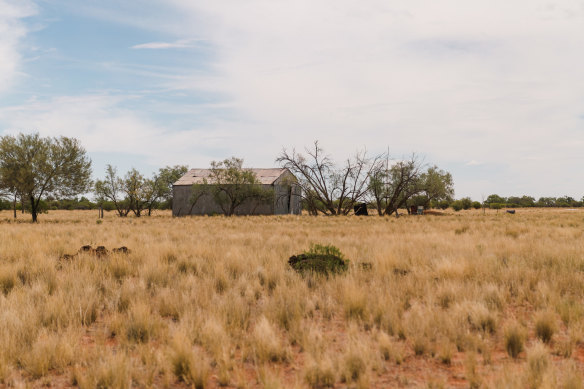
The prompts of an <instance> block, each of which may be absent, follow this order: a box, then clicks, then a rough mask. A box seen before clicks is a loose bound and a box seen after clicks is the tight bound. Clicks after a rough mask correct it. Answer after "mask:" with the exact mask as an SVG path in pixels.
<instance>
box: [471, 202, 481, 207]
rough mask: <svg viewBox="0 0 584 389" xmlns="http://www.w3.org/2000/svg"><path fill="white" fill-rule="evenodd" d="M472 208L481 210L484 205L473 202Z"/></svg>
mask: <svg viewBox="0 0 584 389" xmlns="http://www.w3.org/2000/svg"><path fill="white" fill-rule="evenodd" d="M472 207H473V208H474V209H481V207H482V205H481V203H480V201H473V202H472Z"/></svg>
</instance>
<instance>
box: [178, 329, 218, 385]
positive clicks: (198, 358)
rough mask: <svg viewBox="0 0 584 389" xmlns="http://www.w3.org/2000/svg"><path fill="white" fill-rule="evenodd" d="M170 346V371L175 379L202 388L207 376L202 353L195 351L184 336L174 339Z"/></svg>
mask: <svg viewBox="0 0 584 389" xmlns="http://www.w3.org/2000/svg"><path fill="white" fill-rule="evenodd" d="M172 348H173V353H172V356H171V365H172V372H173V374H174V375H175V377H176V378H177V380H179V381H182V382H184V383H185V384H187V385H192V386H193V387H195V388H196V389H204V388H205V387H206V386H207V380H208V376H209V367H208V363H207V360H206V358H205V357H204V355H202V354H201V353H199V352H197V351H195V350H194V349H193V348H192V346H190V344H189V343H188V342H187V341H186V339H185V338H182V339H180V338H177V339H175V341H174V344H173V347H172Z"/></svg>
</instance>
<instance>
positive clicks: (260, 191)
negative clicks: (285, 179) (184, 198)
mask: <svg viewBox="0 0 584 389" xmlns="http://www.w3.org/2000/svg"><path fill="white" fill-rule="evenodd" d="M210 170H211V173H210V175H209V177H208V178H204V179H203V183H201V184H194V185H193V190H192V195H191V205H192V206H194V205H195V204H196V203H197V201H199V200H200V199H201V198H202V197H203V196H205V195H210V196H212V198H213V200H214V201H215V203H216V204H217V205H219V207H220V208H221V210H222V211H223V213H224V214H225V215H226V216H232V215H233V214H234V213H235V212H236V210H237V208H239V207H240V206H241V205H242V204H244V203H245V202H247V201H250V200H253V201H256V202H257V203H256V204H259V203H261V202H265V201H269V200H273V198H274V192H273V190H267V189H264V188H262V185H261V183H260V182H259V180H258V179H257V177H256V175H255V173H254V172H252V171H251V170H247V169H244V168H243V159H240V158H235V157H232V158H230V159H225V160H223V161H220V162H217V161H213V162H211V169H210Z"/></svg>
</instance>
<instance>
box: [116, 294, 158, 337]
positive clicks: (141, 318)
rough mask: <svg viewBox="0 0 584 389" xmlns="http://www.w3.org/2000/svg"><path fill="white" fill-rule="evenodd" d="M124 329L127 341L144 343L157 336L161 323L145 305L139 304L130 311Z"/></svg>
mask: <svg viewBox="0 0 584 389" xmlns="http://www.w3.org/2000/svg"><path fill="white" fill-rule="evenodd" d="M124 327H125V328H124V330H125V331H124V332H125V335H126V339H127V340H128V341H130V342H134V343H146V342H148V341H149V340H150V339H152V338H155V337H156V336H157V335H158V334H159V332H160V327H161V323H160V322H159V320H158V319H157V318H156V317H155V315H153V314H152V313H151V311H150V308H149V307H148V306H147V305H145V304H143V303H139V304H137V305H136V306H134V307H132V309H131V310H130V313H129V315H128V317H127V321H126V322H125V323H124Z"/></svg>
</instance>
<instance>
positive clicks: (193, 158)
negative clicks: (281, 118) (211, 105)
mask: <svg viewBox="0 0 584 389" xmlns="http://www.w3.org/2000/svg"><path fill="white" fill-rule="evenodd" d="M140 98H141V97H140V96H132V95H126V96H112V95H84V96H62V97H56V98H52V99H49V100H44V101H38V100H35V99H32V100H31V101H30V102H28V103H27V104H23V105H20V106H13V107H3V108H2V107H0V127H1V128H4V129H5V130H4V132H3V134H17V133H19V132H23V133H30V132H39V134H40V135H41V136H69V137H75V138H78V139H79V140H80V141H81V144H82V145H83V146H84V147H85V149H86V150H87V151H88V152H89V153H120V154H129V155H134V156H144V157H145V160H146V162H147V163H149V164H151V165H154V166H165V165H172V164H187V165H190V166H201V167H205V166H208V165H209V162H210V161H211V160H215V159H221V158H223V157H225V154H223V153H225V152H226V151H225V147H226V140H227V139H230V140H235V141H236V142H238V143H239V144H242V145H246V147H247V149H248V150H253V145H252V144H250V143H249V137H247V136H245V131H241V128H240V127H237V128H236V127H234V126H233V125H232V124H231V123H228V122H223V121H221V120H211V121H209V122H208V123H206V124H200V125H199V127H186V128H183V129H180V130H177V129H176V128H170V127H171V126H170V125H162V124H160V123H159V122H157V121H156V120H154V119H153V118H152V117H150V116H148V115H147V114H146V113H143V112H142V113H141V112H137V111H135V110H132V109H128V108H122V106H123V105H124V104H125V103H128V102H132V101H142V100H139V99H140ZM178 108H179V107H175V109H178ZM183 109H186V108H183ZM244 127H245V126H244ZM217 150H220V154H219V155H217ZM243 156H244V157H251V155H249V154H248V155H243ZM246 160H251V161H253V158H250V159H247V158H246ZM256 161H257V160H256ZM110 163H112V164H113V165H116V164H117V163H116V161H111V162H110ZM138 168H139V167H138ZM98 174H99V172H98Z"/></svg>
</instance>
